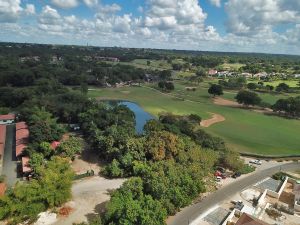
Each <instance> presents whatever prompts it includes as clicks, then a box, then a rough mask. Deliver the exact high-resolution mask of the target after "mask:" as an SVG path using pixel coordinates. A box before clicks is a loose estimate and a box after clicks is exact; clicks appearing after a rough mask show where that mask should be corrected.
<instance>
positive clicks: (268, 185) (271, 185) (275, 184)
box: [254, 177, 282, 192]
mask: <svg viewBox="0 0 300 225" xmlns="http://www.w3.org/2000/svg"><path fill="white" fill-rule="evenodd" d="M281 183H282V181H281V180H275V179H273V178H271V177H269V178H267V179H265V180H263V181H261V182H259V183H257V184H256V185H254V186H256V187H258V188H260V189H261V190H265V189H269V190H271V191H274V192H277V191H278V189H279V187H280V185H281Z"/></svg>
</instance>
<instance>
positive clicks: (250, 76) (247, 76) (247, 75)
mask: <svg viewBox="0 0 300 225" xmlns="http://www.w3.org/2000/svg"><path fill="white" fill-rule="evenodd" d="M241 76H243V77H246V78H252V74H251V73H241Z"/></svg>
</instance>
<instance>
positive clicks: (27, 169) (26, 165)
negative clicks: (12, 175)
mask: <svg viewBox="0 0 300 225" xmlns="http://www.w3.org/2000/svg"><path fill="white" fill-rule="evenodd" d="M29 160H30V158H29V157H28V156H24V157H22V171H23V175H25V176H26V175H29V173H31V172H32V169H31V167H30V165H29Z"/></svg>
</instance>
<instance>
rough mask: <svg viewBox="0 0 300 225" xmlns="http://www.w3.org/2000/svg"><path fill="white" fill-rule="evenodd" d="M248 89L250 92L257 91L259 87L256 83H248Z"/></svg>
mask: <svg viewBox="0 0 300 225" xmlns="http://www.w3.org/2000/svg"><path fill="white" fill-rule="evenodd" d="M247 88H248V89H250V90H255V89H256V88H257V85H256V84H255V83H248V84H247Z"/></svg>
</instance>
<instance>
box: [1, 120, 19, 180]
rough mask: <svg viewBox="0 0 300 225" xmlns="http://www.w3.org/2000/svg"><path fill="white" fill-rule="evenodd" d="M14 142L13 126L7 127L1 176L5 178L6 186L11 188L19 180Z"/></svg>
mask: <svg viewBox="0 0 300 225" xmlns="http://www.w3.org/2000/svg"><path fill="white" fill-rule="evenodd" d="M14 142H15V125H7V126H6V141H5V149H4V156H3V168H2V174H4V175H5V176H6V183H7V185H8V186H13V185H14V184H15V183H16V182H17V181H18V180H19V179H18V178H17V158H16V150H15V143H14Z"/></svg>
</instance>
